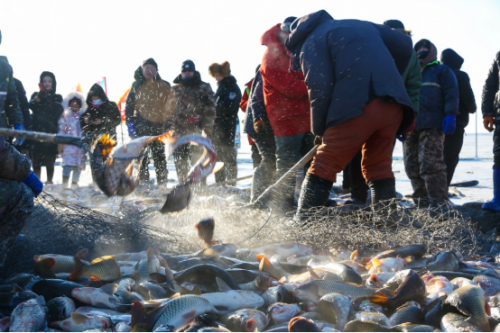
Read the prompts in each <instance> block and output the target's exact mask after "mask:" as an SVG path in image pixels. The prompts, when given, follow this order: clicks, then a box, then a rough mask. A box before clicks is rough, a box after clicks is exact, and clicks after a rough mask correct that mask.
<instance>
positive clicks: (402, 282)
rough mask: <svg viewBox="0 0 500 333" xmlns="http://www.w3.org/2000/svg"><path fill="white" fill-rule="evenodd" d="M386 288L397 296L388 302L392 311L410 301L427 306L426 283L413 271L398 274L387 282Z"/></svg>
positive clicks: (407, 270)
mask: <svg viewBox="0 0 500 333" xmlns="http://www.w3.org/2000/svg"><path fill="white" fill-rule="evenodd" d="M386 286H387V287H388V288H389V289H390V290H394V292H395V294H396V295H395V296H393V297H391V298H389V299H388V301H387V306H388V307H389V308H390V309H392V310H394V309H397V308H399V307H400V306H401V305H403V304H405V303H406V302H410V301H415V302H417V303H418V304H420V305H425V300H426V289H425V283H424V281H423V280H422V278H421V277H420V276H418V274H417V273H415V272H414V271H413V270H411V269H406V270H404V271H401V272H398V273H397V274H396V275H395V276H394V277H393V278H392V279H391V280H389V281H388V282H387V284H386Z"/></svg>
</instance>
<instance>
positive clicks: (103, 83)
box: [96, 76, 108, 95]
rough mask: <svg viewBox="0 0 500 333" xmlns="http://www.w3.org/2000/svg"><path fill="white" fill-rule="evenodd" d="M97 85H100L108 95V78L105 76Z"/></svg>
mask: <svg viewBox="0 0 500 333" xmlns="http://www.w3.org/2000/svg"><path fill="white" fill-rule="evenodd" d="M96 84H98V85H100V86H101V87H102V89H103V90H104V93H105V94H106V95H108V84H107V82H106V77H105V76H103V78H102V80H101V81H98V82H96Z"/></svg>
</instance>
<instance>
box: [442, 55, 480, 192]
mask: <svg viewBox="0 0 500 333" xmlns="http://www.w3.org/2000/svg"><path fill="white" fill-rule="evenodd" d="M441 63H442V64H443V65H446V66H448V67H450V68H451V70H452V71H453V73H454V74H455V77H456V78H457V82H458V91H459V93H460V102H459V103H460V104H459V106H458V109H459V112H460V113H459V114H458V116H457V118H456V124H457V128H456V129H455V132H454V133H453V134H448V135H446V136H445V139H444V163H445V164H446V175H447V180H448V186H450V184H451V180H452V179H453V174H454V173H455V169H456V167H457V165H458V161H459V159H460V151H461V150H462V145H463V143H464V133H465V127H467V125H468V124H469V113H475V112H476V110H477V107H476V99H475V97H474V92H473V91H472V87H471V85H470V80H469V75H467V73H465V72H463V71H461V70H460V68H461V67H462V64H463V63H464V58H462V57H461V56H460V55H458V53H457V52H455V51H454V50H452V49H446V50H444V51H443V52H441Z"/></svg>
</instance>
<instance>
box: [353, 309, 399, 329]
mask: <svg viewBox="0 0 500 333" xmlns="http://www.w3.org/2000/svg"><path fill="white" fill-rule="evenodd" d="M354 318H355V319H359V320H361V321H373V322H374V323H377V324H379V325H382V326H387V327H390V325H391V324H390V323H389V318H387V317H386V315H384V314H383V313H380V312H356V313H355V314H354Z"/></svg>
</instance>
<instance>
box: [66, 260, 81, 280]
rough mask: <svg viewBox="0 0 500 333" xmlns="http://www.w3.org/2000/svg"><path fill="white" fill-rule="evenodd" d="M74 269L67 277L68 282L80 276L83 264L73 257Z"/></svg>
mask: <svg viewBox="0 0 500 333" xmlns="http://www.w3.org/2000/svg"><path fill="white" fill-rule="evenodd" d="M73 260H74V261H75V266H76V269H75V270H74V271H73V272H72V273H71V274H70V275H69V279H70V280H76V279H78V278H79V277H80V276H81V275H82V269H83V264H82V262H81V261H80V259H78V258H77V257H76V256H74V257H73Z"/></svg>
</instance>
